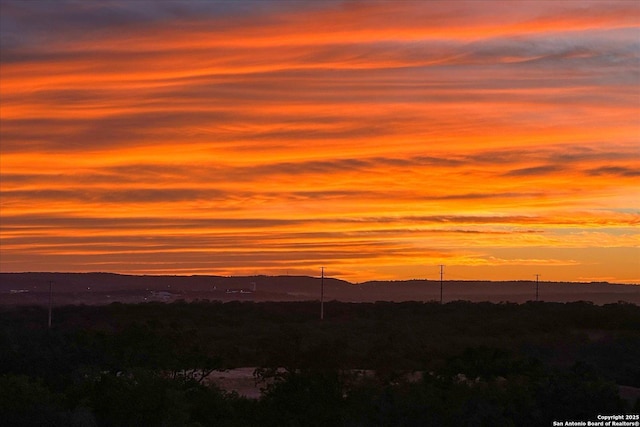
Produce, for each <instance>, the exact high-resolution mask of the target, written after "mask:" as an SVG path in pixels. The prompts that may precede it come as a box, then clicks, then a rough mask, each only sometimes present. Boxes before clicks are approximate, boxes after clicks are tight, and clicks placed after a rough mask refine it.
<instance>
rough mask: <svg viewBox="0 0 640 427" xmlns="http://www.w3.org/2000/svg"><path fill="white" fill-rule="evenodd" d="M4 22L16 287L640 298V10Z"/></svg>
mask: <svg viewBox="0 0 640 427" xmlns="http://www.w3.org/2000/svg"><path fill="white" fill-rule="evenodd" d="M0 1H1V10H0V12H1V13H0V16H1V18H0V19H1V21H0V31H1V44H0V54H1V68H0V149H1V153H0V154H1V156H0V237H1V242H0V271H2V272H20V271H61V272H85V271H109V272H118V273H129V274H218V275H253V274H269V275H277V274H309V275H318V274H319V271H320V267H321V266H324V267H325V271H326V273H327V275H330V276H333V277H338V278H342V279H345V280H350V281H353V282H358V281H364V280H370V279H408V278H427V279H436V278H439V268H438V265H439V264H444V265H446V268H445V279H452V280H453V279H490V280H514V279H515V280H534V279H535V276H534V275H535V274H540V275H541V280H568V281H601V280H606V281H611V282H617V283H640V249H639V247H640V246H639V244H640V233H639V232H638V225H639V224H640V144H639V143H640V2H637V1H614V0H607V1H531V2H528V1H446V2H445V1H443V2H439V1H426V0H425V1H409V0H404V1H357V0H353V1H347V0H345V1H268V0H261V1H252V2H251V1H244V2H243V1H239V2H237V1H234V2H231V1H206V0H202V1H188V0H187V1H141V0H137V1H131V0H123V1H92V2H89V1H79V0H78V1H55V2H53V1H33V0H32V1H21V0H19V1H5V0H0Z"/></svg>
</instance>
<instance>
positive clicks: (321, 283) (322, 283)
mask: <svg viewBox="0 0 640 427" xmlns="http://www.w3.org/2000/svg"><path fill="white" fill-rule="evenodd" d="M320 274H321V276H320V320H324V267H320Z"/></svg>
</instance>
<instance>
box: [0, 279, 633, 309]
mask: <svg viewBox="0 0 640 427" xmlns="http://www.w3.org/2000/svg"><path fill="white" fill-rule="evenodd" d="M49 282H52V290H53V292H52V295H53V302H54V304H56V305H62V304H109V303H111V302H123V303H135V302H145V301H174V300H178V299H184V300H187V301H192V300H196V299H208V300H220V301H235V300H238V301H304V300H319V299H320V286H321V280H320V278H318V277H308V276H238V277H236V276H234V277H223V276H200V275H198V276H146V275H145V276H134V275H124V274H114V273H0V304H4V305H25V304H37V305H41V304H47V303H48V298H49ZM535 286H536V285H535V282H533V281H514V282H489V281H445V282H444V284H443V301H444V302H447V301H455V300H466V301H474V302H480V301H491V302H516V303H522V302H526V301H530V300H535ZM324 295H325V300H326V301H329V300H339V301H346V302H374V301H433V300H435V301H439V300H440V282H439V281H433V280H407V281H371V282H365V283H360V284H352V283H349V282H347V281H344V280H339V279H334V278H325V279H324ZM539 295H540V297H539V299H540V300H541V301H557V302H568V301H591V302H593V303H595V304H607V303H616V302H619V301H624V302H628V303H633V304H640V286H635V285H615V284H609V283H564V282H540V284H539Z"/></svg>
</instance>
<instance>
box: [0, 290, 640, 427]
mask: <svg viewBox="0 0 640 427" xmlns="http://www.w3.org/2000/svg"><path fill="white" fill-rule="evenodd" d="M318 308H319V307H318V304H317V303H312V302H303V303H247V302H243V303H240V302H230V303H225V304H222V303H218V302H208V301H203V302H194V303H184V302H176V303H172V304H162V303H146V304H138V305H124V304H118V303H114V304H111V305H109V306H97V307H96V306H66V307H59V308H56V309H55V310H54V317H53V318H54V321H53V328H52V329H51V330H48V329H47V312H46V309H44V308H41V307H17V308H16V307H14V308H2V309H1V311H0V322H1V324H0V420H2V425H8V426H11V425H16V426H18V425H19V426H29V425H34V426H35V425H37V426H44V425H56V426H57V425H59V426H430V425H432V426H510V425H511V426H545V425H551V422H552V420H593V419H595V417H596V415H598V414H621V413H638V412H640V403H639V402H638V401H637V400H629V399H627V400H623V399H622V398H621V397H620V395H619V391H618V386H619V385H625V386H631V387H640V363H639V362H638V361H639V360H640V307H638V306H635V305H631V304H610V305H605V306H595V305H592V304H589V303H568V304H560V303H527V304H522V305H516V304H490V303H475V304H472V303H466V302H453V303H449V304H445V305H439V304H435V303H419V302H407V303H375V304H348V303H338V302H331V303H328V304H325V313H326V318H325V320H324V321H322V322H321V321H320V320H318V314H319V310H318ZM244 366H255V367H258V368H257V369H256V373H255V376H256V381H258V382H259V383H260V384H262V387H263V391H262V396H261V398H260V399H248V398H245V397H242V396H240V395H238V394H237V393H234V392H229V391H225V390H221V389H219V388H217V387H216V386H213V385H211V384H210V383H209V382H208V381H207V379H206V376H207V375H208V374H210V373H211V372H214V371H216V370H223V369H229V368H234V367H244ZM276 368H280V369H276ZM365 370H366V373H363V371H365Z"/></svg>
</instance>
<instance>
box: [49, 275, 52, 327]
mask: <svg viewBox="0 0 640 427" xmlns="http://www.w3.org/2000/svg"><path fill="white" fill-rule="evenodd" d="M52 303H53V281H51V280H49V329H51V305H52Z"/></svg>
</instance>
